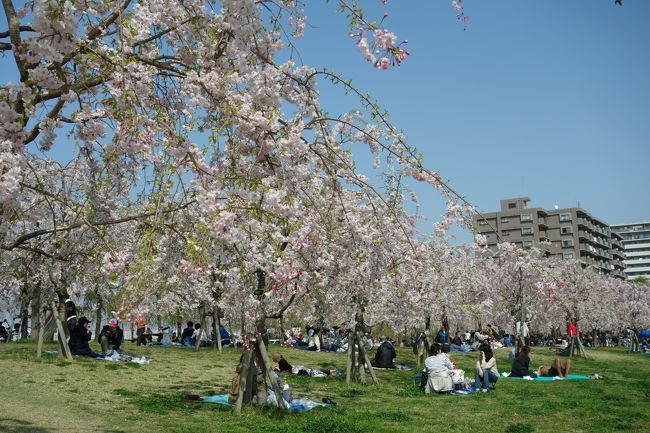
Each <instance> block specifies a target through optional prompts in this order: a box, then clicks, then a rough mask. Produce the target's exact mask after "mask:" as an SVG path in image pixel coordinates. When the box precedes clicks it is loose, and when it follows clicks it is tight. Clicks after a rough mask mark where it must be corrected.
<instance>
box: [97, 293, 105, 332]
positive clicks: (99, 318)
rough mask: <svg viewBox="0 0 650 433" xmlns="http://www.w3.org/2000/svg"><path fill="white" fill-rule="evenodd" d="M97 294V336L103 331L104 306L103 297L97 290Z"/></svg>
mask: <svg viewBox="0 0 650 433" xmlns="http://www.w3.org/2000/svg"><path fill="white" fill-rule="evenodd" d="M95 294H96V295H97V313H96V314H95V337H97V336H98V335H99V333H100V332H102V309H103V308H104V303H103V302H102V297H101V296H100V295H99V293H97V292H95Z"/></svg>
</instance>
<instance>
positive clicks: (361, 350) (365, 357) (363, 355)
mask: <svg viewBox="0 0 650 433" xmlns="http://www.w3.org/2000/svg"><path fill="white" fill-rule="evenodd" d="M357 339H358V340H359V353H360V354H361V356H360V358H361V360H362V362H365V363H366V365H367V366H368V370H370V376H371V377H372V381H373V383H374V384H375V385H377V384H378V383H379V380H377V376H376V375H375V370H374V369H373V368H372V364H371V363H370V357H369V356H368V353H366V348H365V347H363V345H361V333H360V332H359V331H357Z"/></svg>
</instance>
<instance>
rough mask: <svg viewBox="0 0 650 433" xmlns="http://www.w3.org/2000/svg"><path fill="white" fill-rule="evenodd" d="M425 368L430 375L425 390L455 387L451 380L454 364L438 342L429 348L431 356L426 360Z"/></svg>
mask: <svg viewBox="0 0 650 433" xmlns="http://www.w3.org/2000/svg"><path fill="white" fill-rule="evenodd" d="M424 368H425V369H426V371H427V374H428V376H429V378H428V380H427V384H426V386H425V387H424V392H425V393H426V394H430V393H431V392H432V391H435V392H447V391H451V390H452V389H453V384H452V380H451V375H452V370H453V368H454V366H453V364H452V363H451V361H450V360H449V358H448V357H447V356H446V355H445V354H444V353H441V352H440V347H439V345H438V344H436V343H434V344H432V345H431V347H430V348H429V357H428V358H427V359H425V360H424Z"/></svg>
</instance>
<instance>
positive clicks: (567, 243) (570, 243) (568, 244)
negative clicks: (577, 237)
mask: <svg viewBox="0 0 650 433" xmlns="http://www.w3.org/2000/svg"><path fill="white" fill-rule="evenodd" d="M572 246H573V239H564V240H563V241H562V248H564V247H572Z"/></svg>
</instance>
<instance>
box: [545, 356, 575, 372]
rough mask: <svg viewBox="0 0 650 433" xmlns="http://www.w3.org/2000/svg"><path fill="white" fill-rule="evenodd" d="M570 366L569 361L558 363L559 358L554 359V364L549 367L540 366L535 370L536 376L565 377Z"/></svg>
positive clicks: (571, 364)
mask: <svg viewBox="0 0 650 433" xmlns="http://www.w3.org/2000/svg"><path fill="white" fill-rule="evenodd" d="M572 366H573V363H572V362H571V360H570V359H567V360H566V361H564V362H562V361H560V358H555V362H554V363H553V365H551V366H548V365H540V366H539V368H538V369H537V375H538V376H546V377H556V376H558V377H567V376H568V375H569V371H571V367H572Z"/></svg>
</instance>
